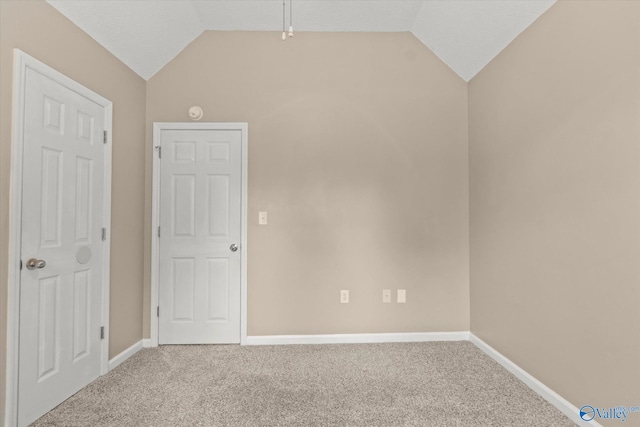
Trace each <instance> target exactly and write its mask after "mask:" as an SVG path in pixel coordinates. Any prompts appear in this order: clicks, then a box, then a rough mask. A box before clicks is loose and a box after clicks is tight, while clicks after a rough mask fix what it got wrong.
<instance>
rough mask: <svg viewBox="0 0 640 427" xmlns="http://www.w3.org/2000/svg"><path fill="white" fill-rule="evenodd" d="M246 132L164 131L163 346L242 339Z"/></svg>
mask: <svg viewBox="0 0 640 427" xmlns="http://www.w3.org/2000/svg"><path fill="white" fill-rule="evenodd" d="M241 141H242V133H241V131H240V130H163V131H162V136H161V147H162V148H161V150H162V151H161V159H160V160H161V163H160V164H161V166H160V176H161V178H160V239H159V242H160V281H159V307H160V315H159V331H158V332H159V334H158V338H159V343H160V344H213V343H239V342H240V268H241V266H240V251H239V250H235V251H234V245H235V247H239V246H240V238H241V149H242V147H241Z"/></svg>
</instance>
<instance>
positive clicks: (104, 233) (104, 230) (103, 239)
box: [102, 228, 107, 242]
mask: <svg viewBox="0 0 640 427" xmlns="http://www.w3.org/2000/svg"><path fill="white" fill-rule="evenodd" d="M105 240H107V229H106V228H103V229H102V241H103V242H104V241H105Z"/></svg>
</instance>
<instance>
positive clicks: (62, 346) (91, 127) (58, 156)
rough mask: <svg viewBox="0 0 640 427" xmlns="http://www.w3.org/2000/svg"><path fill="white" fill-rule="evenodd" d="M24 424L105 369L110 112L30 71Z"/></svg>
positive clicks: (21, 373) (21, 378)
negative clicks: (35, 263) (105, 137)
mask: <svg viewBox="0 0 640 427" xmlns="http://www.w3.org/2000/svg"><path fill="white" fill-rule="evenodd" d="M24 114H25V116H24V117H25V125H24V129H23V132H24V141H23V143H24V149H23V152H24V156H23V177H22V182H23V191H22V230H21V255H20V256H21V260H22V262H23V264H24V267H26V261H27V260H28V259H31V258H34V259H38V260H44V261H45V262H46V265H44V266H43V267H42V268H36V269H34V270H29V269H27V268H23V269H22V271H21V273H20V315H19V316H20V339H19V369H18V423H19V425H27V424H28V423H30V422H32V421H34V420H35V419H37V418H38V417H40V416H41V415H43V414H44V413H46V412H47V411H49V410H51V409H52V408H53V407H55V406H57V405H58V404H59V403H61V402H62V401H64V400H65V399H66V398H68V397H69V396H71V395H72V394H73V393H75V392H76V391H78V390H79V389H80V388H82V387H83V386H85V385H86V384H88V383H89V382H91V381H92V380H94V379H95V378H96V377H98V375H99V374H100V363H101V353H100V350H101V343H100V326H101V318H102V312H101V310H102V293H101V289H102V268H103V267H102V262H103V261H102V260H103V242H102V239H101V232H102V226H103V225H102V224H103V215H104V214H103V203H104V201H103V200H104V197H103V191H104V184H105V183H104V171H105V170H104V161H105V160H104V146H103V144H102V141H101V140H102V134H103V131H104V129H105V119H104V117H105V110H104V108H103V107H102V106H100V105H98V104H96V103H94V102H92V101H90V100H89V99H87V98H86V97H84V96H81V95H80V94H78V93H76V92H74V91H72V90H70V89H68V88H67V87H65V86H63V85H61V84H59V83H56V82H54V81H53V80H51V79H49V78H48V77H45V76H44V75H42V74H40V73H38V72H37V71H35V70H33V69H31V68H28V69H27V71H26V85H25V109H24Z"/></svg>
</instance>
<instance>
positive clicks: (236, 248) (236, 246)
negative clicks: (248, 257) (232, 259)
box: [229, 243, 238, 252]
mask: <svg viewBox="0 0 640 427" xmlns="http://www.w3.org/2000/svg"><path fill="white" fill-rule="evenodd" d="M229 249H231V252H235V251H237V250H238V245H236V244H235V243H232V244H231V246H229Z"/></svg>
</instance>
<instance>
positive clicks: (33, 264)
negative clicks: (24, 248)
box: [27, 258, 47, 270]
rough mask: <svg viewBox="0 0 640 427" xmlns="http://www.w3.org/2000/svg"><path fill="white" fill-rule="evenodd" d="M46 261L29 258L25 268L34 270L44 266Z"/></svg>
mask: <svg viewBox="0 0 640 427" xmlns="http://www.w3.org/2000/svg"><path fill="white" fill-rule="evenodd" d="M46 265H47V262H46V261H45V260H43V259H36V258H29V259H28V260H27V270H35V269H36V268H44V267H45V266H46Z"/></svg>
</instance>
